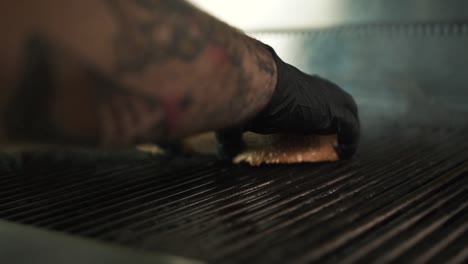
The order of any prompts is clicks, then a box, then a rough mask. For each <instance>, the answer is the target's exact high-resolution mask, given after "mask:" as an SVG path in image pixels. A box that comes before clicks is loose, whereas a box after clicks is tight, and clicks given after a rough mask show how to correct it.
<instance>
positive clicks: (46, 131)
mask: <svg viewBox="0 0 468 264" xmlns="http://www.w3.org/2000/svg"><path fill="white" fill-rule="evenodd" d="M64 61H65V63H76V64H77V69H78V70H79V71H80V72H81V73H78V74H82V76H83V78H84V79H85V83H86V84H88V85H87V86H86V87H74V88H73V89H77V90H78V89H79V90H78V91H79V92H82V93H90V94H92V95H93V98H95V100H91V101H86V102H83V107H91V108H92V109H97V110H98V112H97V113H96V115H98V116H99V118H97V120H98V123H97V124H95V126H96V129H95V130H96V132H97V133H98V134H96V135H94V136H92V137H91V138H90V137H89V135H86V136H85V135H82V136H79V135H78V136H76V135H75V136H70V135H68V134H67V133H65V132H64V131H65V130H64V129H63V125H64V124H63V122H62V121H63V120H58V119H57V118H56V112H54V111H60V110H64V109H55V105H57V103H58V102H62V104H61V105H66V100H70V98H69V96H68V98H62V96H59V95H58V94H63V93H58V91H59V90H58V89H63V88H64V87H63V86H62V87H59V86H60V85H75V84H74V83H66V84H64V83H60V82H59V79H60V76H59V69H58V68H59V67H60V66H61V65H63V63H64ZM15 91H16V93H15V94H14V95H13V97H12V98H11V100H10V103H9V105H8V106H7V110H6V112H5V120H6V127H7V136H8V139H9V140H11V141H29V142H31V141H36V142H48V143H71V144H73V143H76V144H96V143H103V144H108V145H121V144H131V143H135V142H141V141H145V140H146V141H151V140H156V139H157V140H163V139H165V138H166V137H167V136H166V135H167V129H166V127H167V126H166V121H167V119H166V116H165V114H164V113H165V112H164V109H163V107H162V105H161V104H160V103H159V102H158V100H157V99H156V98H153V97H152V96H149V95H146V94H143V93H139V92H138V91H137V90H136V89H131V88H129V87H125V86H124V85H121V84H119V83H118V82H116V81H115V80H113V79H112V78H110V77H108V76H105V75H103V74H101V73H100V72H99V71H96V70H94V69H93V67H90V66H89V65H86V64H83V63H80V62H79V60H76V59H74V58H71V57H70V55H69V54H66V53H64V52H60V50H59V49H57V47H55V46H53V45H50V43H49V42H48V41H47V40H46V39H45V38H43V37H42V36H39V35H34V36H33V37H31V38H30V40H29V41H28V43H27V44H26V47H25V62H24V72H22V73H21V80H20V82H19V84H18V87H17V88H16V90H15ZM63 100H65V104H64V103H63V102H64V101H63ZM96 104H97V105H96ZM188 104H190V101H189V99H185V102H184V105H188ZM69 113H71V114H70V116H67V118H69V119H72V120H73V119H74V118H79V117H80V115H82V111H80V109H74V110H72V111H71V112H70V111H69Z"/></svg>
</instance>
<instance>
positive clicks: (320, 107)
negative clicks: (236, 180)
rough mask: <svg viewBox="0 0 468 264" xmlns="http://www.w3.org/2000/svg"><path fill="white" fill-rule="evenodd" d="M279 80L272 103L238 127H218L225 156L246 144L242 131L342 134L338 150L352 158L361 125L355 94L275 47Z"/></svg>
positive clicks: (221, 148)
mask: <svg viewBox="0 0 468 264" xmlns="http://www.w3.org/2000/svg"><path fill="white" fill-rule="evenodd" d="M267 48H268V49H269V50H270V51H271V53H272V54H273V58H274V60H275V61H276V65H277V69H278V82H277V86H276V89H275V91H274V93H273V96H272V98H271V101H270V103H269V104H268V105H267V107H266V108H265V109H264V110H263V111H261V112H260V113H259V114H258V115H257V116H255V117H254V118H253V119H251V120H250V121H248V122H245V123H243V124H241V125H239V126H237V127H234V128H229V129H224V130H220V131H217V133H216V136H217V140H218V151H219V155H220V157H221V158H224V159H231V158H232V157H233V156H235V155H236V154H237V153H238V152H239V151H241V150H242V148H243V146H244V145H243V141H242V133H243V132H245V131H251V132H255V133H259V134H272V133H294V134H318V135H328V134H337V135H338V146H337V153H338V155H339V157H340V159H349V158H351V157H352V156H353V155H354V153H355V152H356V148H357V145H358V141H359V135H360V125H359V117H358V109H357V106H356V103H355V102H354V100H353V98H352V97H351V96H350V95H349V94H348V93H346V92H345V91H343V90H342V89H341V88H340V87H338V86H337V85H336V84H334V83H332V82H330V81H328V80H325V79H322V78H320V77H319V76H311V75H308V74H305V73H303V72H302V71H300V70H298V69H297V68H295V67H293V66H291V65H289V64H287V63H285V62H283V61H282V60H281V59H280V58H279V57H278V55H276V53H275V51H274V50H273V49H272V48H271V47H268V46H267Z"/></svg>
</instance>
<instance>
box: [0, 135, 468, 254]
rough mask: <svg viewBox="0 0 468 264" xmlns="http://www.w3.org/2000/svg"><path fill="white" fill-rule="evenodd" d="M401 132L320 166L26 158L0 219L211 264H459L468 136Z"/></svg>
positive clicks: (466, 233)
mask: <svg viewBox="0 0 468 264" xmlns="http://www.w3.org/2000/svg"><path fill="white" fill-rule="evenodd" d="M404 131H405V132H404V133H403V132H401V131H400V130H399V129H393V130H392V129H390V130H387V132H386V133H381V134H377V135H368V136H365V137H364V142H363V143H362V147H361V149H360V154H359V156H358V158H357V159H355V160H353V161H351V162H337V163H328V164H299V165H294V166H265V167H259V168H250V167H247V166H234V165H227V164H222V163H219V162H217V161H214V160H212V159H211V158H207V157H191V158H189V157H186V158H176V159H172V160H159V159H154V158H152V159H150V160H148V158H141V159H139V158H137V159H132V160H131V161H128V160H126V158H125V157H120V158H118V159H117V162H116V161H115V160H112V159H108V158H103V159H99V160H95V159H84V160H83V158H82V157H81V156H80V154H78V153H77V154H76V155H77V156H76V157H74V159H73V160H74V162H75V163H73V164H71V163H70V160H68V159H62V160H56V161H55V162H47V163H46V164H48V166H47V167H45V166H44V162H43V161H44V160H49V159H50V158H45V157H43V158H34V159H32V160H31V159H24V157H23V160H22V164H21V165H20V166H19V168H15V169H13V170H9V171H8V172H6V171H5V172H4V173H2V175H1V176H0V218H2V219H6V220H10V221H15V222H20V223H24V224H29V225H34V226H38V227H42V228H47V229H53V230H58V231H62V232H67V233H71V234H75V235H79V236H86V237H91V238H95V239H99V240H104V241H110V242H114V243H119V244H125V245H130V246H132V247H137V248H143V249H147V250H152V249H158V250H163V251H166V252H168V253H173V254H180V255H183V256H188V257H194V258H198V259H203V260H208V261H213V262H218V261H219V260H221V259H223V262H226V261H230V262H235V263H244V262H249V263H250V262H253V263H258V262H260V263H272V262H280V263H283V262H284V260H288V261H289V262H296V263H309V262H311V261H317V262H320V263H336V262H343V263H354V262H372V261H374V262H375V261H378V262H379V263H388V262H395V263H400V262H402V261H404V262H420V263H426V262H433V263H441V262H443V261H450V260H453V261H454V262H463V261H466V260H467V258H468V256H467V253H466V252H467V251H468V241H467V240H468V213H467V212H468V190H467V189H468V177H467V176H468V133H466V130H464V129H458V130H451V129H429V128H424V129H422V128H406V129H404ZM389 135H391V136H389ZM44 155H45V154H44ZM76 160H82V161H81V162H80V163H78V164H77V163H76ZM123 161H128V162H123ZM71 165H73V166H71Z"/></svg>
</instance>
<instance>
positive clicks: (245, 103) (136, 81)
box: [3, 0, 276, 144]
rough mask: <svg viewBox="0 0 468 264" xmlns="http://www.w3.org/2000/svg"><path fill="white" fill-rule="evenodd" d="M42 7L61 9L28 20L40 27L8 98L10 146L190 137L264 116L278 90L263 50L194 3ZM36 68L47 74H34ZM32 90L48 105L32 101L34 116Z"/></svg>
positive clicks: (29, 29)
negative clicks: (26, 126)
mask: <svg viewBox="0 0 468 264" xmlns="http://www.w3.org/2000/svg"><path fill="white" fill-rule="evenodd" d="M35 2H41V3H42V5H43V6H47V7H48V8H49V7H50V6H54V8H51V9H47V10H44V7H42V10H41V9H40V7H39V6H38V7H37V9H36V11H34V12H35V13H33V14H31V15H30V16H29V17H30V19H29V20H33V22H36V23H32V22H31V23H29V25H28V23H23V25H21V28H20V29H19V30H17V31H16V32H22V34H23V35H20V33H15V34H16V35H17V36H19V37H17V39H18V41H19V44H20V45H21V43H22V45H21V46H22V47H29V52H28V51H26V50H25V49H22V50H18V51H17V52H18V53H19V54H21V55H18V56H19V57H21V58H24V59H23V60H20V61H22V62H21V63H20V64H21V65H19V66H18V67H17V68H18V69H20V70H19V72H20V73H21V74H19V76H20V77H19V79H18V80H15V81H14V82H9V83H15V85H13V86H11V87H10V91H9V92H5V94H6V95H8V96H7V97H8V99H7V100H6V104H5V105H6V106H7V107H6V108H4V112H5V113H6V114H5V115H4V116H5V117H6V119H7V122H6V124H7V126H6V128H7V129H6V130H7V131H6V132H7V133H6V134H7V135H8V137H9V138H11V139H18V140H29V139H31V138H34V137H40V138H34V139H36V140H52V139H63V141H77V142H83V143H87V142H88V143H94V142H102V143H106V144H127V143H134V142H138V141H143V140H145V141H148V140H161V139H166V138H173V137H181V136H185V135H188V134H192V133H195V132H199V131H203V130H212V129H219V128H223V127H227V126H231V125H234V124H236V123H238V122H240V121H243V120H245V119H247V118H249V117H251V116H253V115H255V114H256V113H257V112H258V111H259V110H261V109H262V108H263V107H264V106H265V105H266V104H267V103H268V101H269V98H270V96H271V94H272V92H273V89H274V87H275V84H276V68H275V64H274V62H273V60H272V58H271V54H269V52H268V51H267V50H265V49H264V48H263V46H261V45H260V44H258V43H257V42H256V41H255V40H252V39H250V38H248V37H247V36H245V35H243V34H242V33H241V32H238V31H237V30H235V29H232V28H230V27H229V26H227V25H225V24H223V23H221V22H219V21H217V20H215V19H213V18H212V17H210V16H208V15H206V14H204V13H202V12H200V11H198V10H197V9H195V8H193V7H192V6H190V5H188V4H186V3H185V2H182V1H156V0H147V1H143V0H142V1H124V0H116V1H102V2H101V1H99V2H96V1H76V3H75V1H58V0H57V1H52V0H49V1H35ZM44 2H50V3H49V5H47V4H46V3H44ZM12 5H14V6H15V7H16V8H17V10H16V11H17V12H20V11H21V8H28V10H31V9H33V7H31V6H28V7H26V6H21V4H12ZM3 10H5V9H3ZM28 12H33V11H28ZM76 13H81V16H79V15H76ZM42 16H47V17H42ZM80 17H81V18H82V19H83V18H84V19H86V21H84V22H83V23H82V22H81V21H80V19H79V18H80ZM10 19H12V18H10ZM62 19H63V21H62ZM82 19H81V20H82ZM34 20H35V21H34ZM38 21H40V23H39V22H38ZM92 21H94V22H93V23H91V22H92ZM33 24H34V25H35V26H32V25H33ZM86 26H88V27H91V28H86ZM4 30H5V29H4ZM6 31H8V30H6ZM25 43H29V44H25ZM34 46H36V47H39V48H36V49H35V48H34ZM31 49H32V52H31ZM49 51H52V52H49ZM50 53H52V54H53V56H52V55H50ZM28 54H29V55H28ZM44 54H45V55H44ZM31 60H32V62H31ZM35 64H39V65H42V66H41V67H40V68H43V70H42V71H41V70H37V69H36V70H35V69H31V68H33V66H34V65H35ZM24 65H29V66H28V67H25V66H24ZM47 65H52V66H53V67H49V69H48V70H47V67H45V69H44V66H47ZM28 72H29V73H28ZM31 72H32V73H31ZM31 75H32V76H33V77H34V78H33V80H31V78H32V77H31ZM40 76H43V77H40ZM44 76H48V77H47V78H49V80H48V79H47V78H46V77H44ZM44 78H45V79H44ZM47 81H49V84H50V83H53V85H49V86H47V85H46V84H47ZM5 83H7V82H5ZM38 83H40V85H39V84H38ZM44 83H45V84H44ZM25 89H26V90H25ZM28 89H34V94H36V95H38V96H37V97H38V100H42V101H40V102H39V101H37V100H36V99H31V98H30V99H29V100H31V102H30V103H29V105H28V107H29V108H26V110H25V108H24V102H25V101H24V100H25V98H27V96H26V97H24V95H25V94H31V91H29V92H28ZM21 91H22V92H21ZM22 94H23V95H22ZM22 102H23V103H22ZM22 105H23V106H22ZM73 105H76V106H75V107H72V106H73ZM32 113H33V114H34V115H32ZM32 119H34V120H36V121H35V122H36V125H30V126H29V129H28V130H27V131H26V130H24V129H23V131H22V132H21V131H18V130H21V128H24V126H22V125H21V123H18V121H15V120H22V122H23V123H22V124H24V122H26V123H28V122H31V121H32ZM15 122H17V124H16V125H12V124H14V123H15ZM15 126H16V128H15ZM45 126H49V127H45ZM52 128H53V129H52ZM12 129H13V131H12ZM14 130H16V131H14ZM35 130H38V131H35ZM40 130H42V132H41V131H40ZM18 132H21V133H18ZM36 132H40V133H36ZM41 134H43V135H41ZM59 134H61V135H59ZM34 135H35V136H34ZM41 138H44V139H41Z"/></svg>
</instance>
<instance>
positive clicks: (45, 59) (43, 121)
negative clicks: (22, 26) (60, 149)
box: [5, 35, 63, 141]
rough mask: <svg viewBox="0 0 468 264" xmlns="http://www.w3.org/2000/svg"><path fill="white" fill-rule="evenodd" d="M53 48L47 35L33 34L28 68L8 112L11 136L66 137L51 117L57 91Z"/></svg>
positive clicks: (27, 55)
mask: <svg viewBox="0 0 468 264" xmlns="http://www.w3.org/2000/svg"><path fill="white" fill-rule="evenodd" d="M53 57H54V54H53V51H52V49H51V48H50V46H49V45H48V43H47V42H46V41H44V39H42V38H41V37H39V36H38V35H34V36H32V37H31V38H30V39H29V40H28V42H27V43H26V47H25V61H24V72H22V74H21V80H20V82H19V85H18V87H17V89H16V93H15V94H14V95H13V97H12V98H11V100H10V103H9V104H8V106H7V109H6V112H5V123H6V128H7V137H8V139H9V140H13V141H21V140H29V141H39V140H54V141H56V140H62V139H63V135H62V134H61V133H60V131H59V130H58V129H57V128H56V127H55V125H54V122H53V121H52V118H51V116H52V115H51V105H52V103H51V102H52V101H53V100H54V96H55V95H54V94H55V88H56V85H55V76H54V74H55V68H54V62H53V60H54V59H53Z"/></svg>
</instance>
